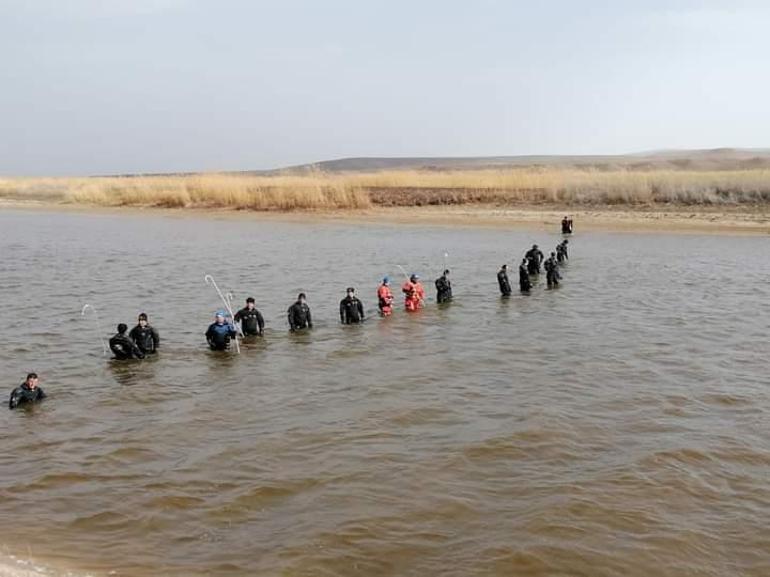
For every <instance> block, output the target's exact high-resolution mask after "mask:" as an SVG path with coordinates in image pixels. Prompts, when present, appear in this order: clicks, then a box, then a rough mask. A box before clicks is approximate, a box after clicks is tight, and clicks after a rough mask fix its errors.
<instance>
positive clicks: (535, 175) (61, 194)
mask: <svg viewBox="0 0 770 577" xmlns="http://www.w3.org/2000/svg"><path fill="white" fill-rule="evenodd" d="M0 197H5V198H13V199H25V198H29V199H39V200H58V201H64V202H71V203H83V204H93V205H105V206H155V207H196V208H197V207H217V208H235V209H247V210H284V211H288V210H308V209H359V208H367V207H369V206H372V205H398V206H412V205H426V204H468V203H498V204H523V203H527V204H567V205H570V204H574V205H592V204H596V205H601V204H604V205H606V204H627V205H634V204H656V203H679V204H703V205H712V204H745V203H753V204H756V203H767V202H770V170H765V169H749V170H725V171H687V170H648V171H643V170H625V169H619V170H597V169H576V168H536V167H530V168H511V169H500V170H456V171H451V170H444V171H435V170H391V171H387V170H386V171H380V172H349V173H329V172H321V171H310V172H307V173H302V174H290V175H289V174H287V175H273V176H261V175H248V174H225V173H213V174H194V175H172V176H129V177H92V178H5V179H0Z"/></svg>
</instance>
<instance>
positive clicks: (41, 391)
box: [37, 387, 48, 401]
mask: <svg viewBox="0 0 770 577" xmlns="http://www.w3.org/2000/svg"><path fill="white" fill-rule="evenodd" d="M37 390H38V391H40V392H39V393H38V394H37V400H38V401H42V400H43V399H45V398H46V397H47V396H48V395H46V394H45V391H44V390H43V389H42V388H41V387H38V388H37Z"/></svg>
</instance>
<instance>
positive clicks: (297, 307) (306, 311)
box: [288, 301, 313, 331]
mask: <svg viewBox="0 0 770 577" xmlns="http://www.w3.org/2000/svg"><path fill="white" fill-rule="evenodd" d="M288 315H289V329H290V330H291V331H298V330H301V329H312V328H313V317H312V316H311V315H310V307H309V306H307V304H306V303H301V302H299V301H297V302H296V303H294V304H293V305H291V306H290V307H289V310H288Z"/></svg>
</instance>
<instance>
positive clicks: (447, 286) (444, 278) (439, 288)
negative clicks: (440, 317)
mask: <svg viewBox="0 0 770 577" xmlns="http://www.w3.org/2000/svg"><path fill="white" fill-rule="evenodd" d="M451 300H452V281H450V280H449V269H446V270H444V273H443V274H442V275H441V276H440V277H438V278H437V279H436V301H437V302H438V303H439V304H441V303H447V302H449V301H451Z"/></svg>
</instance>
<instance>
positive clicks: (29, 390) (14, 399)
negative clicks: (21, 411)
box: [8, 373, 46, 409]
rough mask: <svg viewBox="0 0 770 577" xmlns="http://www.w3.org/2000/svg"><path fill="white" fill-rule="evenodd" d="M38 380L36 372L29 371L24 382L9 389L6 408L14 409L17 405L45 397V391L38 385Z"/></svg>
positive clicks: (34, 401)
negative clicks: (9, 393)
mask: <svg viewBox="0 0 770 577" xmlns="http://www.w3.org/2000/svg"><path fill="white" fill-rule="evenodd" d="M38 381H39V379H38V377H37V373H29V374H28V375H27V378H26V379H25V380H24V382H23V383H22V384H21V385H19V386H18V387H16V388H15V389H13V391H11V398H10V400H9V401H8V408H9V409H15V408H16V407H18V406H19V405H24V404H27V403H36V402H38V401H42V400H43V399H45V397H46V394H45V391H43V389H42V387H40V386H38Z"/></svg>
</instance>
